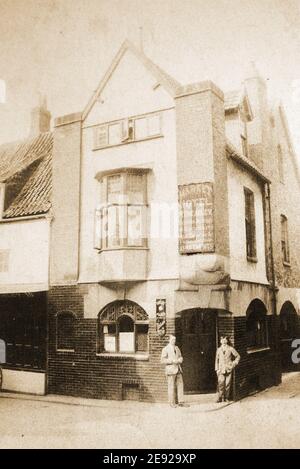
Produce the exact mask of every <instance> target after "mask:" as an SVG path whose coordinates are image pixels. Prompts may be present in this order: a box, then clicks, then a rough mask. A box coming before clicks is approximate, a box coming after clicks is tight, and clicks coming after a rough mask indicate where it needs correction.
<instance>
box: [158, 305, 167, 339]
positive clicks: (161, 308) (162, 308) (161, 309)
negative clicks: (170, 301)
mask: <svg viewBox="0 0 300 469" xmlns="http://www.w3.org/2000/svg"><path fill="white" fill-rule="evenodd" d="M166 323H167V315H166V300H165V299H163V300H162V299H158V300H156V332H157V334H158V335H159V336H160V337H163V336H164V335H166V326H167V324H166Z"/></svg>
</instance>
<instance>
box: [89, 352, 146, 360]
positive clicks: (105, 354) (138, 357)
mask: <svg viewBox="0 0 300 469" xmlns="http://www.w3.org/2000/svg"><path fill="white" fill-rule="evenodd" d="M96 356H97V357H101V358H117V359H121V360H122V359H123V360H127V359H128V358H129V359H131V360H136V361H148V360H149V354H148V353H145V354H142V353H109V352H103V353H96Z"/></svg>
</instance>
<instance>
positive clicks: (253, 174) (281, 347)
mask: <svg viewBox="0 0 300 469" xmlns="http://www.w3.org/2000/svg"><path fill="white" fill-rule="evenodd" d="M40 110H41V109H40ZM39 139H46V140H47V142H48V144H49V151H48V152H46V151H45V149H44V150H41V153H39V154H40V158H37V154H36V153H35V152H32V153H31V154H32V155H33V154H35V155H36V156H35V157H33V156H32V158H33V159H34V161H36V162H38V167H37V170H36V172H33V173H32V175H31V176H30V178H29V179H27V182H26V184H27V188H30V191H34V190H35V187H36V185H38V184H40V185H42V187H40V188H39V192H38V193H37V192H35V194H36V195H37V197H38V201H39V202H38V204H37V207H36V206H35V208H34V210H33V209H32V208H31V201H32V199H34V197H35V196H32V195H30V197H29V198H26V197H25V195H24V194H27V192H26V191H25V193H23V194H22V191H19V193H18V195H17V196H14V198H13V199H12V200H13V201H12V202H11V204H8V202H7V203H6V205H5V206H4V209H3V215H2V222H1V224H0V230H1V243H2V239H4V238H2V232H3V233H5V230H6V229H7V228H6V227H9V226H10V227H12V228H11V229H12V230H13V233H14V234H13V236H14V237H15V238H16V241H15V243H14V244H13V247H14V249H15V250H16V253H17V252H18V251H17V249H19V248H17V246H18V245H19V244H18V243H20V244H21V246H22V243H24V240H26V242H25V246H23V249H24V252H25V251H26V253H25V254H24V253H23V252H22V253H21V254H19V255H17V256H16V257H17V259H16V261H15V262H16V264H15V265H18V264H17V263H18V262H19V263H20V262H21V263H22V265H23V270H22V271H21V272H22V273H21V272H20V280H19V281H20V282H22V283H23V284H27V283H28V284H30V282H32V283H39V284H43V285H39V286H38V287H37V286H36V288H39V289H40V290H37V289H36V290H34V291H35V292H37V291H39V292H42V293H39V294H37V293H34V294H33V293H32V290H30V288H31V289H32V288H33V287H32V285H31V286H30V287H29V286H28V285H27V286H26V289H24V287H22V288H23V290H20V287H19V284H18V286H17V287H16V286H15V285H14V286H9V287H7V286H5V288H4V287H3V288H4V290H5V291H3V294H1V295H0V301H2V300H3V301H4V303H3V305H4V306H3V312H2V307H1V310H0V314H1V315H2V314H3V315H6V316H5V321H4V322H3V323H5V324H6V323H7V324H8V323H9V319H7V318H12V317H13V314H14V313H10V311H11V310H15V309H18V307H17V306H15V307H11V310H9V308H8V307H6V306H5V305H6V304H7V298H8V296H9V294H11V295H13V297H15V296H16V295H17V296H16V298H18V301H21V299H23V296H24V299H25V298H26V300H27V299H28V298H31V299H32V298H35V295H42V297H43V298H44V299H45V304H47V315H46V313H45V314H44V313H43V314H42V317H43V321H44V322H43V324H44V325H45V331H46V332H45V334H44V336H43V338H42V339H41V342H40V343H41V347H42V350H43V351H44V355H43V357H44V360H45V361H44V362H43V363H44V365H43V366H42V367H41V368H40V369H39V370H40V373H41V372H43V371H45V372H46V383H45V392H49V393H59V394H68V395H77V396H86V397H96V398H110V399H111V398H113V399H134V400H148V401H155V400H165V399H166V389H165V386H166V385H165V376H164V368H163V367H162V366H161V364H160V354H161V349H162V348H163V347H164V345H165V344H166V342H167V340H168V334H169V333H175V334H176V336H177V338H178V342H179V345H180V346H181V349H182V353H183V357H184V383H185V392H186V393H205V392H213V391H214V390H215V387H216V376H215V372H214V358H215V351H216V347H217V345H218V341H219V338H220V336H221V335H224V334H226V335H229V336H230V338H231V341H232V342H233V344H234V346H235V347H236V348H237V349H238V351H239V352H240V354H241V362H240V365H239V367H238V368H237V369H236V371H235V379H234V386H233V397H234V398H235V399H237V398H240V397H243V396H245V395H247V394H249V393H250V392H252V391H255V390H259V389H263V388H265V387H267V386H271V385H274V384H278V383H279V382H280V380H281V372H282V370H284V371H287V370H290V369H297V364H294V363H293V362H292V361H291V353H292V351H293V349H292V340H293V339H294V338H296V337H297V336H298V333H299V330H298V327H299V326H298V324H299V320H298V315H299V306H300V299H299V293H300V287H299V284H300V275H299V274H300V272H299V265H298V263H299V261H298V254H299V253H300V245H299V235H300V233H299V230H300V227H299V223H297V219H298V211H299V206H300V205H299V203H298V201H299V198H300V187H299V183H300V181H299V173H298V168H297V160H296V156H295V152H294V149H293V147H292V142H291V139H290V136H289V133H288V127H287V123H286V119H285V116H284V111H283V109H282V108H281V107H280V106H279V107H276V108H275V109H271V108H270V107H269V105H268V100H267V90H266V84H265V82H264V80H263V79H262V78H261V77H260V76H259V73H258V72H257V71H256V70H255V67H251V69H250V70H249V73H248V76H247V78H246V79H245V82H244V83H243V86H242V87H241V90H238V91H233V92H230V93H226V94H225V95H224V93H223V92H222V91H221V90H220V89H219V88H218V87H217V86H216V85H215V84H213V83H212V82H210V81H205V82H199V83H194V84H190V85H185V86H182V85H181V84H179V83H178V82H177V81H176V80H174V79H173V78H171V77H170V76H169V75H168V74H166V73H165V72H164V71H163V70H161V69H160V68H159V67H158V66H156V65H155V64H154V63H153V62H152V61H151V60H150V59H149V58H147V57H146V56H145V55H144V54H143V53H142V52H141V51H139V50H138V49H136V48H135V47H134V46H133V45H132V44H130V43H128V42H125V43H124V44H123V45H122V47H121V49H120V50H119V52H118V54H117V56H116V57H115V59H114V60H113V62H112V64H111V66H110V68H109V70H108V71H107V73H106V74H105V76H104V77H103V78H102V80H101V82H100V83H99V86H98V87H97V90H96V91H95V93H94V94H93V96H92V97H91V99H90V101H89V103H88V104H87V106H86V107H85V109H84V110H83V111H82V112H80V113H77V114H71V115H66V116H63V117H60V118H57V119H56V120H55V124H54V130H53V133H52V134H51V133H42V134H41V135H40V136H39V137H37V141H39ZM52 145H53V146H52ZM50 147H51V149H50ZM0 151H1V148H0ZM16 154H17V151H16V150H13V151H12V152H11V155H16ZM15 158H16V156H14V157H11V159H12V160H14V159H15ZM48 163H49V168H51V171H49V172H48V173H47V174H46V172H45V170H43V167H44V166H47V164H48ZM36 164H37V163H36ZM43 165H44V166H43ZM23 167H24V170H25V173H26V174H27V172H28V170H26V169H25V168H27V167H29V168H30V165H29V164H28V165H27V166H26V165H23V166H22V168H23ZM47 168H48V166H47ZM24 170H22V171H21V170H20V169H19V170H18V171H16V170H14V174H19V172H20V171H21V173H22V172H23V173H24ZM21 173H20V174H21ZM25 173H24V174H25ZM28 174H29V173H28ZM34 175H35V178H34ZM10 177H11V176H6V175H4V176H3V177H2V179H1V180H3V181H4V182H5V189H6V190H5V193H6V194H9V180H10V179H9V178H10ZM21 179H22V178H21ZM26 184H25V185H24V188H25V187H26ZM43 184H44V185H43ZM48 189H49V191H48ZM22 190H23V189H22ZM36 190H38V189H36ZM47 191H48V192H47ZM50 192H51V197H50ZM46 194H47V196H46ZM50 200H51V204H50ZM21 203H22V204H25V206H26V210H24V208H23V212H24V213H23V212H22V213H21V212H20V211H18V210H20V209H19V204H21ZM50 206H51V207H50ZM15 207H17V208H18V210H17V211H16V210H15ZM16 217H17V218H16ZM29 217H30V218H29ZM25 218H26V220H25ZM26 223H27V225H26ZM29 223H30V224H31V225H29ZM33 223H36V224H37V223H40V225H34V226H36V227H37V226H38V227H39V228H35V231H34V233H36V236H37V238H38V239H37V241H36V242H32V240H30V239H27V238H26V236H25V235H24V236H20V234H17V233H19V231H18V230H17V228H18V227H19V226H23V225H22V224H25V226H28V227H30V230H31V232H33V231H32V230H33ZM19 224H20V225H19ZM38 229H44V232H43V233H39V232H38ZM43 236H44V237H43ZM8 238H9V236H8ZM9 242H11V239H7V241H6V242H3V243H2V244H3V246H2V245H1V246H0V247H1V248H2V250H3V251H5V250H6V251H8V250H9V249H12V248H10V247H9V246H10V244H9ZM39 243H42V245H43V249H44V251H43V252H44V257H40V256H39V255H38V256H37V257H38V260H39V262H40V265H39V266H38V265H36V264H34V261H32V262H31V263H30V265H26V267H27V268H26V267H25V269H24V261H25V255H26V256H27V255H28V256H29V257H30V259H34V258H35V253H37V252H40V250H41V249H42V248H41V247H39ZM12 255H13V254H12ZM10 259H11V262H10V263H9V266H11V269H14V268H15V267H13V262H12V261H13V258H12V257H11V258H10ZM29 272H31V274H30V275H32V276H33V278H34V274H35V275H36V276H37V277H38V279H37V280H36V281H33V280H26V279H27V278H28V276H29ZM41 272H44V274H45V275H44V277H43V275H42V274H41ZM0 275H3V278H4V279H7V280H5V281H4V283H5V282H8V283H9V280H8V279H9V278H11V277H9V274H8V273H7V274H6V276H5V275H4V273H1V274H0ZM14 282H15V283H18V282H16V281H15V280H14ZM2 286H3V283H2V281H1V288H2ZM8 288H9V289H10V290H9V292H7V289H8ZM23 292H25V293H26V295H24V293H23ZM1 293H2V291H1ZM8 293H9V294H8ZM28 293H31V295H33V296H31V295H30V296H28ZM22 295H23V296H22ZM13 301H15V300H13ZM1 304H2V303H1ZM5 308H7V309H6V310H5ZM35 308H36V306H34V305H33V306H31V310H32V311H35ZM25 309H26V308H24V311H25ZM36 309H37V310H39V311H40V312H41V311H44V310H43V309H42V308H36ZM23 316H24V315H23ZM3 317H4V316H3ZM46 317H47V319H46ZM3 327H4V326H3ZM5 327H6V326H5ZM8 329H9V328H8ZM3 330H4V329H3ZM5 330H6V329H5ZM12 330H15V329H14V328H12ZM39 330H42V329H40V328H39ZM24 331H25V329H24ZM23 333H24V334H25V336H26V332H23ZM0 337H1V338H2V337H3V338H4V340H6V341H7V347H8V348H7V350H9V347H10V345H9V344H10V343H11V342H9V340H10V339H9V335H7V333H6V335H5V333H4V332H1V329H0ZM23 342H24V340H23ZM24 343H25V342H24ZM25 345H26V344H25ZM25 345H24V348H23V350H25V349H26V348H25ZM36 350H37V349H36ZM7 355H8V356H9V353H7ZM25 361H26V360H25ZM17 366H19V364H17V363H10V362H9V361H7V365H6V367H5V372H6V373H7V376H8V373H9V372H10V373H12V372H15V371H14V370H15V368H14V367H17ZM31 368H33V367H31ZM28 369H30V368H29V367H28ZM6 370H7V371H6ZM22 370H23V369H22ZM43 376H45V375H43ZM7 380H8V378H7Z"/></svg>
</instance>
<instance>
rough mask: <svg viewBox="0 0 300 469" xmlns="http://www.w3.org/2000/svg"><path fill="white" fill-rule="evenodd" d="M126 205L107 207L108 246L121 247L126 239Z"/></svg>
mask: <svg viewBox="0 0 300 469" xmlns="http://www.w3.org/2000/svg"><path fill="white" fill-rule="evenodd" d="M124 226H125V224H124V207H123V206H115V205H113V206H111V207H108V209H107V247H111V248H112V247H119V246H121V242H122V240H123V239H124V234H125V233H124V231H125V228H124Z"/></svg>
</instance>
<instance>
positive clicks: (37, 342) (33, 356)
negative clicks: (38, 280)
mask: <svg viewBox="0 0 300 469" xmlns="http://www.w3.org/2000/svg"><path fill="white" fill-rule="evenodd" d="M46 324H47V323H46V299H45V295H44V294H39V293H35V294H26V295H25V294H24V295H23V294H21V295H9V297H7V299H6V300H5V307H4V308H3V310H2V312H1V325H0V334H1V339H2V340H3V341H4V342H5V355H6V357H5V366H6V367H8V368H12V369H13V368H21V369H28V370H31V369H32V370H45V367H46Z"/></svg>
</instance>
